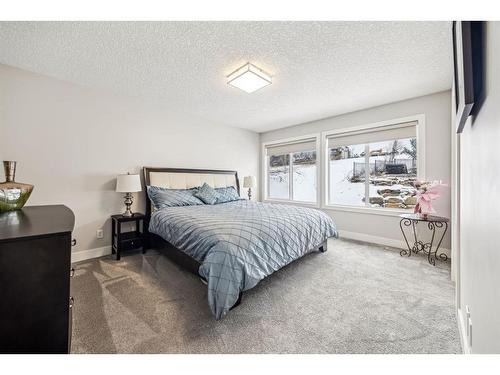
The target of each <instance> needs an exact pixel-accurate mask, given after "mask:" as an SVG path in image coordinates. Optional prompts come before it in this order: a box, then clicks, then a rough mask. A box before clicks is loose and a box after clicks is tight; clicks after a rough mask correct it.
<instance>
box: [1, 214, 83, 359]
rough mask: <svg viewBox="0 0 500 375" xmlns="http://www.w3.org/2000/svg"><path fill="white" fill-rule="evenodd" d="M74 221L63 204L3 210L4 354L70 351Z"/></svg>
mask: <svg viewBox="0 0 500 375" xmlns="http://www.w3.org/2000/svg"><path fill="white" fill-rule="evenodd" d="M74 224H75V216H74V214H73V212H72V211H71V210H70V209H69V208H68V207H66V206H63V205H53V206H28V207H24V208H23V209H22V210H18V211H10V212H3V213H0V353H69V351H70V347H71V320H72V318H71V314H72V312H71V310H72V306H73V299H72V298H71V297H70V278H71V273H72V272H71V241H72V239H71V233H72V231H73V227H74Z"/></svg>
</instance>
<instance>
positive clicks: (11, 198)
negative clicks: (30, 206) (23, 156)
mask: <svg viewBox="0 0 500 375" xmlns="http://www.w3.org/2000/svg"><path fill="white" fill-rule="evenodd" d="M16 164H17V163H16V162H15V161H4V162H3V167H4V171H5V182H2V183H0V212H5V211H12V210H19V209H21V208H23V206H24V205H25V204H26V202H27V201H28V198H29V197H30V195H31V192H32V191H33V188H34V186H33V185H30V184H23V183H21V182H16V181H15V179H16Z"/></svg>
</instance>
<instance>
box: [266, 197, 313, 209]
mask: <svg viewBox="0 0 500 375" xmlns="http://www.w3.org/2000/svg"><path fill="white" fill-rule="evenodd" d="M262 202H264V203H281V204H291V205H294V206H304V207H310V208H320V206H319V204H317V203H311V202H300V201H289V200H286V199H264V200H263V201H262Z"/></svg>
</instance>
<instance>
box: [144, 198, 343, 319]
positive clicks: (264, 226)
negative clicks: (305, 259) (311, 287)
mask: <svg viewBox="0 0 500 375" xmlns="http://www.w3.org/2000/svg"><path fill="white" fill-rule="evenodd" d="M149 231H150V232H151V233H154V234H157V235H159V236H161V237H162V238H163V239H165V240H166V241H168V242H170V243H171V244H172V245H174V246H175V247H177V248H179V249H181V250H182V251H183V252H185V253H186V254H188V255H189V256H191V257H192V258H194V259H195V260H197V261H198V262H199V263H200V264H201V265H200V268H199V274H200V276H201V277H203V278H204V279H205V280H206V281H207V283H208V303H209V305H210V308H211V310H212V312H213V314H214V315H215V318H216V319H221V318H223V317H224V316H225V315H226V314H227V312H228V311H229V309H230V308H231V307H232V306H233V305H234V304H235V303H236V301H237V300H238V298H239V295H240V293H241V292H243V291H245V290H248V289H251V288H253V287H254V286H255V285H257V283H258V282H259V281H260V280H262V279H264V278H265V277H266V276H269V275H271V274H272V273H273V272H275V271H277V270H279V269H280V268H282V267H284V266H286V265H287V264H289V263H291V262H292V261H294V260H296V259H298V258H300V257H302V256H303V255H305V254H307V253H308V252H310V251H312V250H314V249H315V248H317V247H318V246H319V245H321V244H322V243H324V242H325V241H326V240H327V239H328V238H329V237H337V230H336V228H335V224H334V222H333V220H332V219H331V218H330V217H329V216H328V215H327V214H325V213H324V212H321V211H319V210H315V209H311V208H304V207H298V206H291V205H283V204H270V203H260V202H252V201H247V200H237V201H232V202H227V203H221V204H215V205H192V206H182V207H164V208H161V209H159V210H157V211H155V212H154V213H152V215H151V221H150V224H149Z"/></svg>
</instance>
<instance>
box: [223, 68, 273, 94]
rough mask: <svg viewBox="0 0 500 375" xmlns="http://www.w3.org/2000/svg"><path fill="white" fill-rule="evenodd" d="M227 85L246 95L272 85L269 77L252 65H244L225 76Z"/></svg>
mask: <svg viewBox="0 0 500 375" xmlns="http://www.w3.org/2000/svg"><path fill="white" fill-rule="evenodd" d="M227 83H228V84H229V85H231V86H234V87H237V88H239V89H241V90H243V91H246V92H248V93H251V92H254V91H257V90H258V89H261V88H263V87H265V86H267V85H270V84H271V83H272V78H271V76H270V75H269V74H268V73H266V72H264V71H263V70H262V69H260V68H258V67H256V66H255V65H253V64H250V63H246V64H245V65H243V66H242V67H241V68H238V69H236V70H235V71H234V72H232V73H231V74H230V75H228V76H227Z"/></svg>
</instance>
